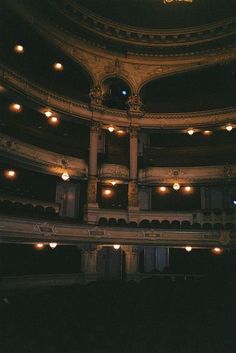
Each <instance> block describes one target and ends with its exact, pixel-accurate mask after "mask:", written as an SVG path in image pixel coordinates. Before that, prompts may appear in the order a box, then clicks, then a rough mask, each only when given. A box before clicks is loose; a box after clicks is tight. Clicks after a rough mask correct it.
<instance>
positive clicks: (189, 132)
mask: <svg viewBox="0 0 236 353" xmlns="http://www.w3.org/2000/svg"><path fill="white" fill-rule="evenodd" d="M188 134H189V135H190V136H191V135H193V134H194V129H192V128H190V129H188Z"/></svg>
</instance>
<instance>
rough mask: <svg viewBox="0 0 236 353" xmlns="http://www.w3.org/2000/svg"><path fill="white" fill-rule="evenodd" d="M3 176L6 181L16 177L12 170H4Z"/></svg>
mask: <svg viewBox="0 0 236 353" xmlns="http://www.w3.org/2000/svg"><path fill="white" fill-rule="evenodd" d="M4 174H5V177H6V178H8V179H14V178H15V176H16V172H15V171H14V170H13V169H9V170H6V171H5V173H4Z"/></svg>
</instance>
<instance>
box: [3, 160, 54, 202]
mask: <svg viewBox="0 0 236 353" xmlns="http://www.w3.org/2000/svg"><path fill="white" fill-rule="evenodd" d="M6 170H14V171H15V172H16V176H15V178H13V179H9V178H6V177H5V171H6ZM0 180H1V191H0V194H4V195H9V196H16V197H22V198H30V199H36V200H42V201H50V202H54V201H55V193H56V183H57V181H58V180H59V177H56V176H53V175H48V174H43V173H39V172H35V171H31V170H28V169H23V168H20V167H15V165H14V163H2V162H1V164H0Z"/></svg>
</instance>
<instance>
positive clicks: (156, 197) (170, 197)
mask: <svg viewBox="0 0 236 353" xmlns="http://www.w3.org/2000/svg"><path fill="white" fill-rule="evenodd" d="M151 207H152V210H156V211H191V210H196V209H201V196H200V188H198V187H193V188H192V191H191V192H186V191H185V190H184V188H181V189H180V190H178V191H175V190H174V189H173V188H172V187H168V188H167V190H166V192H163V193H162V192H160V191H159V190H158V188H156V187H153V188H152V201H151Z"/></svg>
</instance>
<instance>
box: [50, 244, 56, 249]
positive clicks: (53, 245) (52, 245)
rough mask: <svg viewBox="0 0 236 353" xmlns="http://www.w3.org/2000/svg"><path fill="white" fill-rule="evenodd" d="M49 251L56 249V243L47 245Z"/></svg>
mask: <svg viewBox="0 0 236 353" xmlns="http://www.w3.org/2000/svg"><path fill="white" fill-rule="evenodd" d="M49 246H50V248H51V249H55V248H56V247H57V243H49Z"/></svg>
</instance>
